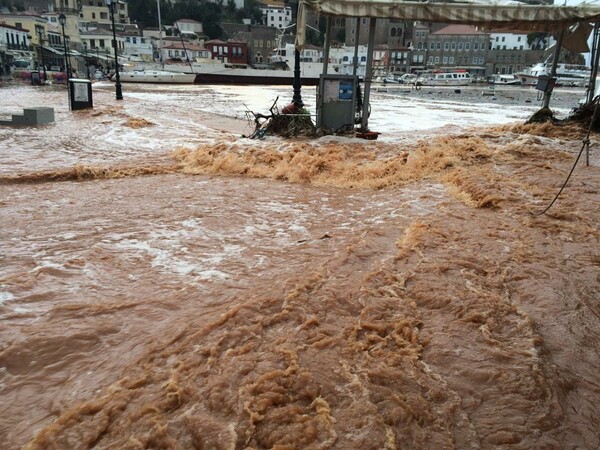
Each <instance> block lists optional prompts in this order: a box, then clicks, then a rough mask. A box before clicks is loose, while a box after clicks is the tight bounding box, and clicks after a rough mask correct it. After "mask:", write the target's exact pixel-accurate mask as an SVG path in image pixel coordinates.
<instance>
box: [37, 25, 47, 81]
mask: <svg viewBox="0 0 600 450" xmlns="http://www.w3.org/2000/svg"><path fill="white" fill-rule="evenodd" d="M35 31H36V32H37V35H38V39H39V41H40V57H41V58H42V68H43V69H44V82H46V80H47V78H46V64H45V63H44V38H43V33H44V27H43V26H41V25H36V26H35Z"/></svg>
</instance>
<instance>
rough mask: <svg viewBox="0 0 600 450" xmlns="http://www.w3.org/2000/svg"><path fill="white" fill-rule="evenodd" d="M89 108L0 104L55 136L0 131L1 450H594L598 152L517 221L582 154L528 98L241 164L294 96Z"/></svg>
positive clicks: (398, 123) (398, 110)
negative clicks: (51, 116)
mask: <svg viewBox="0 0 600 450" xmlns="http://www.w3.org/2000/svg"><path fill="white" fill-rule="evenodd" d="M93 88H94V106H95V107H94V109H93V110H89V111H76V112H69V111H68V108H67V98H66V92H64V91H65V90H66V89H63V87H60V86H50V87H42V88H34V87H31V86H26V85H17V84H12V85H4V86H1V85H0V115H1V114H8V113H15V112H17V110H18V109H19V108H23V107H28V106H42V105H43V106H52V107H54V108H55V115H56V122H55V123H54V124H51V125H49V126H45V127H39V128H0V403H2V405H4V408H3V412H2V413H0V438H1V442H3V444H2V446H3V448H8V449H13V448H27V449H78V448H98V449H109V448H110V449H113V448H131V449H139V448H165V449H166V448H168V449H171V448H181V449H188V448H205V449H210V448H214V449H246V448H253V449H278V450H283V449H298V450H299V449H329V448H331V449H343V450H345V449H354V448H364V449H434V448H440V449H442V448H443V449H445V448H456V449H466V448H483V449H486V448H511V449H513V448H514V449H531V448H548V449H563V448H585V449H588V448H589V449H594V448H598V447H600V431H599V430H598V426H597V424H598V423H600V410H599V408H598V404H600V377H599V376H598V373H599V370H600V303H599V299H600V252H599V250H598V249H599V248H600V243H599V237H600V236H599V231H598V227H599V223H600V178H599V175H600V168H599V166H600V157H599V153H598V149H597V141H598V135H596V134H592V137H591V140H592V147H591V149H592V152H591V158H590V162H591V165H590V166H589V167H586V166H585V164H583V162H581V161H580V164H579V166H578V167H577V169H576V171H575V174H574V177H573V179H572V180H571V182H570V184H569V185H568V187H567V188H566V189H565V191H564V192H563V194H562V195H561V197H560V198H559V200H558V202H557V204H556V205H555V206H554V207H553V208H552V209H550V211H549V212H548V213H547V214H545V215H537V214H538V213H539V212H541V211H542V210H543V209H544V208H545V207H546V206H547V205H548V204H549V202H550V201H551V200H552V198H553V196H554V195H555V193H556V192H557V190H558V189H559V188H560V185H561V183H562V182H563V181H564V179H565V177H566V175H567V173H568V171H569V169H570V168H571V165H572V164H573V161H574V159H575V157H576V156H577V153H578V152H579V149H580V148H581V140H582V138H583V136H584V134H585V130H584V129H583V128H580V127H579V126H577V125H568V126H567V125H564V126H553V125H549V124H545V125H522V123H523V122H524V120H525V119H526V118H527V117H529V116H530V115H531V114H532V113H533V112H535V111H536V110H537V109H538V107H539V105H537V104H536V102H535V101H533V102H526V101H525V100H527V99H528V98H531V99H532V100H535V95H536V93H535V92H531V91H526V90H523V91H518V92H517V93H511V92H509V91H506V92H504V93H500V92H499V93H498V94H497V96H496V100H494V101H496V102H497V104H493V103H491V101H490V100H489V99H487V98H486V99H483V98H482V96H481V95H480V94H481V90H482V88H476V87H474V88H473V89H472V90H470V91H469V90H463V91H462V92H461V93H460V94H459V93H456V92H454V91H439V90H436V91H426V90H425V89H423V90H422V91H420V92H419V93H416V92H412V93H411V92H397V91H394V90H393V89H386V90H383V89H382V90H380V91H377V92H374V93H373V96H372V105H373V112H372V116H371V121H370V124H371V128H372V129H373V130H376V131H380V132H381V133H382V134H381V136H380V139H379V140H378V141H374V142H371V141H361V140H357V139H353V138H345V137H340V136H325V137H322V138H319V139H316V140H296V141H292V140H285V139H281V138H277V137H273V136H268V137H267V138H266V139H265V140H260V141H255V140H250V139H245V138H241V135H243V134H250V133H251V132H252V129H251V126H250V125H249V123H248V120H247V119H246V112H247V111H248V110H252V111H256V112H261V113H266V112H268V108H269V107H270V106H271V105H272V103H273V101H274V100H275V99H276V98H277V97H278V96H279V102H278V104H279V105H280V106H281V107H282V106H283V105H285V104H286V103H288V102H289V99H290V97H291V95H292V92H291V88H286V87H256V86H247V87H239V86H237V87H231V86H228V87H220V86H151V85H146V86H143V85H138V86H132V85H128V84H125V85H124V88H123V91H124V97H125V99H124V100H123V101H122V102H120V103H117V102H116V101H115V100H114V86H113V85H111V84H108V83H96V84H94V85H93ZM557 92H558V91H557ZM582 96H583V95H582V93H581V92H573V93H571V92H568V91H563V93H557V108H558V109H557V112H558V113H559V115H562V116H564V115H566V114H567V113H568V111H569V109H570V108H571V107H572V106H575V104H576V102H577V100H578V99H579V98H580V97H582ZM303 97H304V100H305V102H306V103H307V106H308V107H309V109H310V110H311V111H312V112H314V106H313V105H314V102H315V91H314V88H308V89H303ZM461 99H462V100H461ZM511 102H512V103H511ZM500 106H501V107H500Z"/></svg>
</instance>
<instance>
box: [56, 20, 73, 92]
mask: <svg viewBox="0 0 600 450" xmlns="http://www.w3.org/2000/svg"><path fill="white" fill-rule="evenodd" d="M58 22H59V23H60V26H61V27H62V36H63V48H64V51H65V70H66V71H67V89H68V88H69V74H70V73H71V69H70V68H69V58H68V56H67V36H66V35H65V24H66V23H67V17H66V16H65V15H64V14H62V13H61V14H60V16H58Z"/></svg>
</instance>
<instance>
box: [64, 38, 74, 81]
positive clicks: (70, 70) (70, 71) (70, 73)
mask: <svg viewBox="0 0 600 450" xmlns="http://www.w3.org/2000/svg"><path fill="white" fill-rule="evenodd" d="M65 45H66V46H67V76H68V77H69V78H72V77H73V65H72V64H71V38H70V37H69V36H67V37H65Z"/></svg>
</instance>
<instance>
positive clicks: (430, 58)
mask: <svg viewBox="0 0 600 450" xmlns="http://www.w3.org/2000/svg"><path fill="white" fill-rule="evenodd" d="M427 64H433V56H430V57H429V59H428V60H427Z"/></svg>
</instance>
